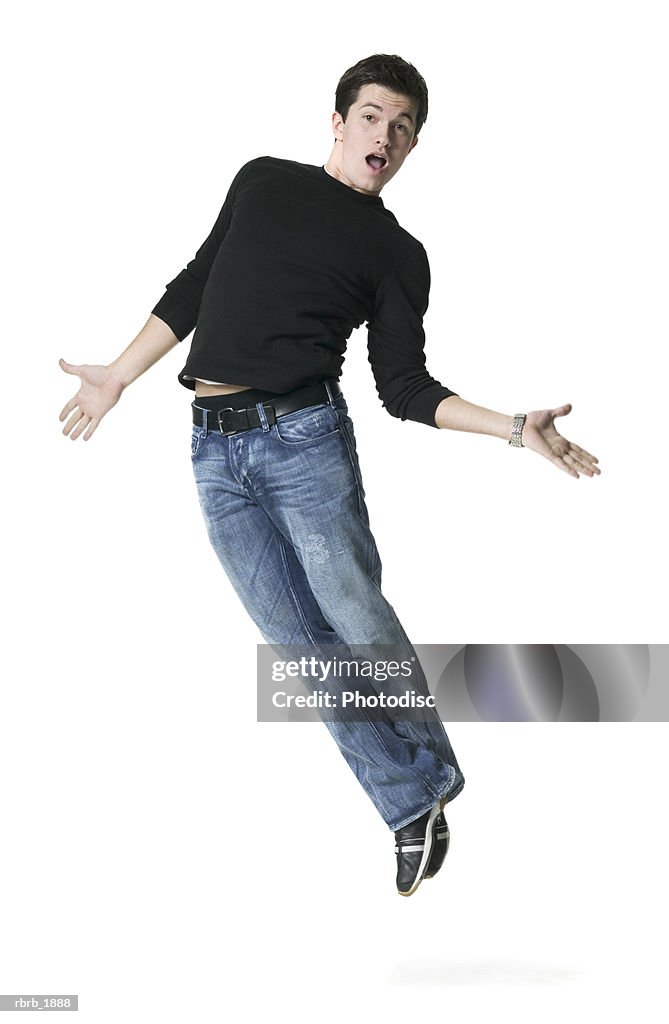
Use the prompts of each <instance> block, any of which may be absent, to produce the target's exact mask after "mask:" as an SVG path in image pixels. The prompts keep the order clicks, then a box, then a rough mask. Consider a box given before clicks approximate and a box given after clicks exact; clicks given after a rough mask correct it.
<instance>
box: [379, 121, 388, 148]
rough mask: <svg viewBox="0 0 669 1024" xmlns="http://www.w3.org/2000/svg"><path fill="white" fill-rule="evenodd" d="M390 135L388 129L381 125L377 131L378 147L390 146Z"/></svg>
mask: <svg viewBox="0 0 669 1024" xmlns="http://www.w3.org/2000/svg"><path fill="white" fill-rule="evenodd" d="M388 134H389V133H388V129H387V128H384V126H383V125H379V126H378V130H377V133H376V144H377V146H387V145H388Z"/></svg>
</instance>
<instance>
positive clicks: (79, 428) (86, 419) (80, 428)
mask: <svg viewBox="0 0 669 1024" xmlns="http://www.w3.org/2000/svg"><path fill="white" fill-rule="evenodd" d="M91 422H92V421H91V417H90V416H85V415H83V414H82V416H81V419H80V420H79V422H78V423H77V425H76V427H75V428H74V430H73V431H72V433H71V434H70V440H71V441H76V440H77V438H78V437H81V435H82V434H83V432H84V430H86V428H87V427H90V425H91ZM93 429H95V427H94V428H93ZM91 433H92V431H91ZM88 436H89V437H90V433H89V435H88Z"/></svg>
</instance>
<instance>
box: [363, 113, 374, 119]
mask: <svg viewBox="0 0 669 1024" xmlns="http://www.w3.org/2000/svg"><path fill="white" fill-rule="evenodd" d="M362 116H363V117H371V118H372V120H374V115H373V114H363V115H362Z"/></svg>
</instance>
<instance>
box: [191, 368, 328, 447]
mask: <svg viewBox="0 0 669 1024" xmlns="http://www.w3.org/2000/svg"><path fill="white" fill-rule="evenodd" d="M328 387H329V388H330V392H331V394H332V397H333V398H336V397H337V395H341V393H342V391H341V388H340V387H339V384H338V383H337V381H334V380H333V381H329V382H328ZM220 397H221V398H222V399H224V398H225V395H221V396H220ZM195 401H197V399H196V400H195ZM329 401H330V396H329V395H328V392H327V388H326V387H325V384H313V385H311V386H310V387H307V388H298V389H297V390H296V391H289V392H288V394H286V395H278V396H277V397H276V398H272V399H270V400H269V401H267V402H263V403H262V407H263V409H264V410H265V416H266V417H267V422H268V423H269V424H270V426H271V424H272V423H275V422H276V420H277V419H278V418H279V416H285V415H286V414H287V413H289V412H297V410H298V409H306V408H307V406H309V405H320V404H321V403H323V402H329ZM192 409H193V423H194V424H195V426H196V427H202V426H204V416H203V412H205V411H206V413H207V429H209V430H220V432H221V433H222V434H225V435H226V436H227V435H229V434H239V433H241V431H243V430H252V429H253V428H254V427H260V426H262V420H261V419H260V415H259V414H258V410H257V409H256V407H255V405H250V406H248V407H245V408H243V409H232V408H231V407H229V406H226V407H224V408H222V409H206V410H204V409H201V408H200V407H198V406H197V405H195V403H193V406H192Z"/></svg>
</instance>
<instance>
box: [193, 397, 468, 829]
mask: <svg viewBox="0 0 669 1024" xmlns="http://www.w3.org/2000/svg"><path fill="white" fill-rule="evenodd" d="M197 404H198V403H197V400H196V401H195V402H194V405H197ZM257 408H258V412H259V414H260V416H261V420H262V426H260V427H256V428H253V429H251V430H246V431H243V432H241V433H239V434H235V435H230V436H227V437H226V436H225V435H224V434H222V433H221V432H220V431H219V430H218V428H217V426H216V418H215V414H213V413H211V412H209V413H208V415H207V417H206V418H205V421H204V424H203V426H201V427H199V426H193V428H192V431H193V432H192V446H191V454H192V463H193V470H194V473H195V481H196V484H197V489H198V496H199V500H200V506H201V508H202V513H203V515H204V519H205V522H206V526H207V530H208V533H209V539H210V541H211V543H212V545H213V547H214V550H215V551H216V554H217V556H218V558H219V560H220V562H221V564H222V566H223V568H224V570H225V572H226V574H227V575H228V577H229V579H230V581H231V583H232V585H233V586H234V588H235V590H236V592H237V594H238V595H239V597H240V598H241V600H242V602H243V604H244V605H245V607H246V609H247V611H248V613H249V614H250V615H251V617H252V619H253V620H254V622H255V623H256V625H257V626H258V628H259V630H260V632H261V634H262V635H263V637H264V638H265V640H266V641H267V643H269V644H271V645H280V646H282V647H283V646H287V647H291V648H293V647H300V646H301V647H310V648H311V649H313V650H314V651H316V652H317V653H318V652H323V650H324V649H325V657H327V649H326V645H331V644H333V643H335V644H339V645H345V646H346V647H348V648H349V649H351V650H355V648H356V646H357V645H363V646H364V647H365V650H369V649H370V645H371V646H372V647H373V646H374V645H377V644H378V645H383V648H382V649H383V650H386V649H387V646H388V645H389V644H392V645H393V649H394V650H396V651H398V652H400V653H401V654H402V656H403V657H404V658H406V659H411V658H414V659H415V661H414V662H413V664H414V666H415V667H414V670H413V678H412V686H413V689H414V690H416V691H422V692H424V693H425V694H427V693H428V689H427V683H426V681H425V677H424V674H423V671H422V669H421V668H420V665H419V662H418V659H417V658H416V655H415V651H414V649H413V647H412V646H411V644H410V642H409V640H408V638H407V636H406V634H405V632H404V630H403V629H402V626H401V624H400V622H399V620H398V618H397V616H396V614H395V612H394V610H393V608H392V607H391V605H390V604H389V603H388V601H387V600H386V598H385V597H384V596H383V594H382V593H381V561H380V559H379V554H378V551H377V548H376V543H375V541H374V537H373V536H372V533H371V531H370V528H369V518H368V514H367V508H366V505H365V492H364V489H363V484H362V478H361V475H360V467H359V464H358V457H357V451H356V442H355V435H354V432H353V423H352V421H351V418H350V416H349V415H348V408H347V405H346V401H345V400H344V398H343V396H342V395H338V396H336V397H334V398H332V399H331V400H330V402H326V403H323V404H320V405H314V406H310V407H308V408H306V409H300V410H298V411H297V412H293V413H288V414H287V415H284V416H280V417H279V418H278V420H277V421H276V423H274V424H273V425H272V426H270V425H269V424H268V423H267V422H266V418H263V409H262V404H261V403H258V405H257ZM423 719H424V720H422V721H405V720H394V719H393V718H392V717H391V715H389V716H388V717H387V718H386V719H385V720H379V719H378V716H374V717H373V719H372V716H370V719H369V720H367V721H326V722H325V724H326V726H327V728H328V729H329V731H330V733H331V734H332V736H333V737H334V739H335V741H336V743H337V744H338V746H339V749H340V751H341V753H342V754H343V756H344V758H345V759H346V761H347V762H348V764H349V766H350V767H351V769H352V770H353V771H354V773H355V775H356V778H357V779H358V781H359V782H360V784H361V785H362V787H363V789H364V790H365V792H366V793H367V795H368V796H369V797H370V799H371V800H372V802H373V803H374V806H375V807H376V809H377V810H378V812H379V813H380V815H381V816H382V818H383V819H384V821H385V822H386V824H387V825H388V826H389V828H390V829H391V830H393V831H396V830H397V829H399V828H402V827H403V826H404V825H406V824H408V823H409V822H410V821H413V820H414V818H417V817H419V816H420V815H422V814H424V813H425V811H427V810H429V809H430V808H431V807H433V806H434V804H435V803H436V802H437V800H439V799H440V798H442V797H445V798H446V800H447V802H448V801H450V800H452V799H453V798H454V797H455V796H457V795H458V793H459V792H460V791H461V789H462V788H463V786H464V782H465V780H464V776H463V775H462V773H461V771H460V768H459V765H458V763H457V761H456V759H455V755H454V753H453V750H452V748H451V744H450V742H449V740H448V737H447V735H446V732H445V731H444V727H443V725H442V723H441V720H440V719H439V716H438V714H437V712H436V710H435V711H433V712H427V713H426V714H425V715H423Z"/></svg>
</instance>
